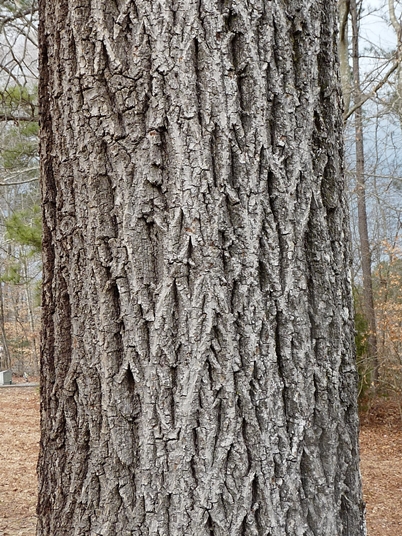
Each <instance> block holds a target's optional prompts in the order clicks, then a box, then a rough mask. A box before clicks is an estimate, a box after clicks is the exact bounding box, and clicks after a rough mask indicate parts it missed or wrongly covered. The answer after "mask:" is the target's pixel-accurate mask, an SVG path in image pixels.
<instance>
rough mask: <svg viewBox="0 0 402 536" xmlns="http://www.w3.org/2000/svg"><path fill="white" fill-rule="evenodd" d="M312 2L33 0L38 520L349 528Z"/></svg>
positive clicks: (324, 62)
mask: <svg viewBox="0 0 402 536" xmlns="http://www.w3.org/2000/svg"><path fill="white" fill-rule="evenodd" d="M336 39H337V36H336V2H335V1H334V0H329V1H326V2H325V3H324V2H321V1H319V0H313V1H308V2H307V1H300V0H297V1H293V2H292V1H287V2H284V1H279V0H275V1H272V2H269V1H259V0H257V1H256V2H253V3H251V4H250V3H246V2H245V1H244V0H241V1H238V2H234V1H233V2H232V1H228V2H226V1H225V2H222V1H218V0H201V1H197V2H195V1H191V0H183V1H182V2H177V3H173V2H147V1H144V0H127V1H125V2H123V1H116V2H109V1H108V2H107V1H106V0H81V1H80V2H77V1H76V0H69V1H68V2H67V0H53V1H51V2H50V1H46V0H42V1H41V29H40V40H41V87H40V101H41V125H42V134H41V157H42V160H41V165H42V196H43V214H44V285H43V329H42V357H41V396H42V405H41V428H42V438H41V452H40V459H39V481H40V488H39V503H38V516H39V521H38V529H37V535H38V536H45V535H46V536H54V535H57V536H63V535H65V536H67V535H68V536H72V535H80V536H81V535H95V534H97V535H103V536H112V535H119V536H120V535H144V536H145V535H147V536H148V535H149V536H151V535H152V536H154V535H164V536H168V535H169V536H180V535H182V536H190V535H197V536H206V535H214V536H228V535H230V536H236V535H239V536H240V535H241V536H251V535H266V536H268V535H270V536H284V535H287V536H296V535H297V536H299V535H300V536H301V535H304V536H307V535H308V536H310V535H315V536H318V535H322V536H323V535H325V536H340V535H344V536H351V535H353V536H360V535H363V534H364V533H365V529H364V520H363V504H362V498H361V483H360V476H359V468H358V463H359V456H358V420H357V408H356V371H355V365H354V348H353V322H352V316H353V313H352V305H351V292H350V281H349V275H348V274H349V252H348V240H349V238H348V237H349V230H348V218H347V210H346V203H345V199H344V195H343V190H344V180H343V168H342V134H341V133H342V115H341V104H340V91H339V76H338V70H337V59H336V58H337V55H336Z"/></svg>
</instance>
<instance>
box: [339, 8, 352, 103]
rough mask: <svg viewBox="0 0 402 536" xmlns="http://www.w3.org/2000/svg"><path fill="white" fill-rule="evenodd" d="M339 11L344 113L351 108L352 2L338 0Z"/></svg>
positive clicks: (340, 64) (340, 63) (340, 65)
mask: <svg viewBox="0 0 402 536" xmlns="http://www.w3.org/2000/svg"><path fill="white" fill-rule="evenodd" d="M338 10H339V67H340V73H341V83H342V93H343V102H344V106H345V109H344V113H347V112H348V110H349V108H350V99H351V95H352V76H351V72H350V65H349V14H350V0H338Z"/></svg>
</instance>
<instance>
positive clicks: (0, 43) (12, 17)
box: [0, 1, 41, 374]
mask: <svg viewBox="0 0 402 536" xmlns="http://www.w3.org/2000/svg"><path fill="white" fill-rule="evenodd" d="M36 32H37V5H36V2H31V1H29V2H28V1H22V2H18V3H15V2H14V1H4V2H2V3H1V7H0V230H1V231H0V305H1V307H0V328H1V329H0V333H1V352H0V367H2V368H12V370H13V371H14V372H17V373H21V374H22V372H24V371H27V372H30V373H35V372H37V370H38V348H37V338H38V326H39V322H38V316H39V310H38V304H39V301H38V298H37V295H38V285H39V284H40V271H41V267H40V234H41V225H40V219H39V217H38V213H39V191H38V184H37V178H38V123H37V89H36V86H37V40H36Z"/></svg>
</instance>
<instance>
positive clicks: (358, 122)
mask: <svg viewBox="0 0 402 536" xmlns="http://www.w3.org/2000/svg"><path fill="white" fill-rule="evenodd" d="M350 12H351V19H352V32H353V37H352V45H353V46H352V49H353V53H352V55H353V83H354V92H353V93H354V101H355V104H357V103H358V102H361V100H362V91H361V87H360V72H359V30H358V15H357V5H356V0H350ZM355 135H356V194H357V219H358V228H359V238H360V254H361V262H362V272H363V306H364V315H365V317H366V320H367V325H368V329H369V333H368V340H367V343H368V344H367V346H368V354H369V359H370V362H371V368H372V371H373V372H372V379H373V382H374V385H376V384H377V383H378V350H377V328H376V320H375V310H374V294H373V278H372V273H371V250H370V241H369V234H368V225H367V204H366V181H365V176H364V145H363V111H362V107H361V106H360V107H359V108H357V110H356V111H355Z"/></svg>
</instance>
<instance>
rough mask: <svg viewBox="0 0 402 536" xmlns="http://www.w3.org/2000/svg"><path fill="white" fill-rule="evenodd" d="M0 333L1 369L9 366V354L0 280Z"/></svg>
mask: <svg viewBox="0 0 402 536" xmlns="http://www.w3.org/2000/svg"><path fill="white" fill-rule="evenodd" d="M0 333H1V345H2V348H3V352H2V356H1V357H2V363H1V368H2V369H9V368H11V355H10V349H9V347H8V341H7V335H6V329H5V326H4V299H3V283H2V282H1V281H0Z"/></svg>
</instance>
